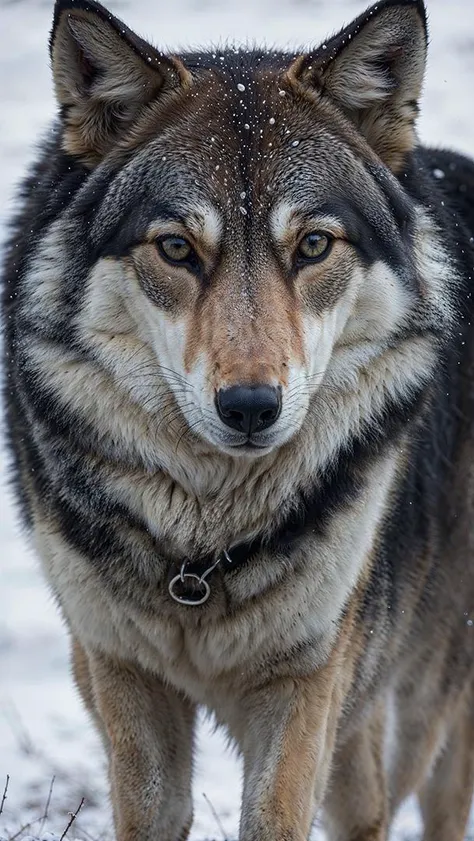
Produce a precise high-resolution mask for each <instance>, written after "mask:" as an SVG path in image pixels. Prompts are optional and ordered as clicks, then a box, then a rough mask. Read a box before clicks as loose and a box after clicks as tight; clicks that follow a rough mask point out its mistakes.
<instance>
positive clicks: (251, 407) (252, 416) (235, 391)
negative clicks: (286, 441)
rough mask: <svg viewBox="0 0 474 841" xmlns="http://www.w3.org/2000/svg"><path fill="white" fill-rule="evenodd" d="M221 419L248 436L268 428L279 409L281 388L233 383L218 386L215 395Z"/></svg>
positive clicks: (274, 419)
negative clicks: (229, 385) (221, 386)
mask: <svg viewBox="0 0 474 841" xmlns="http://www.w3.org/2000/svg"><path fill="white" fill-rule="evenodd" d="M216 408H217V412H218V415H219V417H220V419H221V420H222V421H223V422H224V423H225V424H226V426H230V427H231V429H238V430H239V432H245V433H246V434H247V435H251V434H252V433H253V432H261V431H262V430H263V429H268V427H269V426H272V425H273V424H274V423H275V421H276V420H277V419H278V417H279V415H280V412H281V388H279V387H278V388H275V387H274V386H271V385H249V386H246V385H235V386H231V387H230V388H221V389H219V391H218V392H217V395H216Z"/></svg>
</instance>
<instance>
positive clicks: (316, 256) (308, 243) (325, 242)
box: [297, 231, 332, 262]
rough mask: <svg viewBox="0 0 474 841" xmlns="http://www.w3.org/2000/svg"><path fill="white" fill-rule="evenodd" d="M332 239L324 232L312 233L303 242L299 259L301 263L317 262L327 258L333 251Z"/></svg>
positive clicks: (300, 245)
mask: <svg viewBox="0 0 474 841" xmlns="http://www.w3.org/2000/svg"><path fill="white" fill-rule="evenodd" d="M331 245H332V238H331V237H330V236H329V234H325V233H324V232H323V231H312V232H311V233H310V234H306V236H305V237H303V239H302V240H301V242H300V244H299V246H298V251H297V257H298V259H299V260H300V261H301V262H305V261H306V262H307V261H310V262H315V261H316V260H321V259H323V257H327V255H328V254H329V252H330V250H331Z"/></svg>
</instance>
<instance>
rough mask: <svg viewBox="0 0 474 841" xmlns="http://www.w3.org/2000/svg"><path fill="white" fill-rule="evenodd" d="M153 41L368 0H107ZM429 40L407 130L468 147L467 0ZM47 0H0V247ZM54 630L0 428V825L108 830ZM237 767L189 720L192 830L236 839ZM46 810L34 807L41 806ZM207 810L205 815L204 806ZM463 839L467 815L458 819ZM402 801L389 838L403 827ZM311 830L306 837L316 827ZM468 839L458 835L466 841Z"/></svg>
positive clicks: (440, 8) (279, 39)
mask: <svg viewBox="0 0 474 841" xmlns="http://www.w3.org/2000/svg"><path fill="white" fill-rule="evenodd" d="M106 5H108V7H109V8H110V10H111V11H112V12H114V13H115V14H116V15H118V16H120V17H122V18H124V19H125V20H126V22H127V23H128V25H129V26H131V27H132V28H133V29H135V30H136V31H137V32H139V34H140V35H142V36H144V37H146V38H148V39H149V40H151V41H153V43H154V44H155V45H156V46H158V47H160V48H162V49H165V48H167V47H168V48H170V49H174V50H176V49H179V48H186V47H188V46H203V45H206V44H209V42H214V43H223V42H237V43H239V44H242V43H244V44H252V43H254V42H258V43H262V42H264V43H266V44H267V45H269V46H273V45H278V46H280V47H285V46H286V47H288V48H294V47H295V46H297V45H303V46H311V45H313V46H314V45H316V44H317V43H319V42H321V41H322V40H324V39H325V38H326V37H327V36H328V35H329V34H331V33H332V32H333V31H334V30H336V29H339V28H340V27H341V26H342V24H343V23H348V22H349V21H350V20H351V19H352V18H353V17H355V16H356V15H358V14H359V13H360V12H361V11H362V10H363V9H364V8H365V7H366V5H368V4H367V3H365V2H362V0H238V2H223V0H172V2H170V0H110V2H108V3H106ZM427 6H428V13H429V21H430V34H431V46H430V53H429V63H428V73H427V77H426V86H425V95H424V101H423V105H422V116H421V119H420V123H419V130H420V136H421V139H422V141H423V142H424V143H427V144H430V145H437V146H444V147H453V148H456V149H458V150H460V151H462V152H464V153H466V154H471V155H474V93H473V87H474V0H427ZM52 7H53V3H52V2H50V0H0V254H1V247H2V243H3V241H4V238H5V235H6V226H7V221H8V218H9V217H10V216H11V213H12V210H13V208H14V206H15V201H14V195H15V187H16V185H17V183H18V181H19V179H20V178H21V176H22V174H23V173H24V171H25V167H26V166H27V164H28V162H29V161H31V159H32V157H33V156H34V154H35V144H36V143H37V142H38V140H39V139H40V138H41V136H42V133H43V131H44V130H45V128H46V126H47V124H48V121H49V120H50V118H51V117H52V115H53V114H54V110H55V105H54V101H53V97H52V86H51V79H50V71H49V64H48V46H47V45H48V35H49V28H50V24H51V18H52ZM67 657H68V652H67V637H66V633H65V629H64V628H63V627H62V625H61V622H60V620H59V618H58V615H57V612H56V608H55V606H54V604H53V602H52V599H51V598H50V596H49V595H48V593H47V591H46V588H45V586H44V584H43V582H42V579H41V576H40V573H39V571H38V569H37V567H36V565H35V561H34V558H33V557H32V554H31V553H30V551H29V548H28V545H27V541H26V540H25V538H24V537H23V536H22V534H21V532H20V530H19V528H18V523H17V517H16V513H15V510H14V507H13V505H12V502H11V498H10V493H9V490H8V486H7V470H6V464H5V451H4V448H3V447H2V444H1V430H0V802H1V797H2V792H3V788H4V784H5V780H6V776H7V774H8V775H9V777H10V780H9V788H8V798H7V799H6V801H5V804H4V808H3V812H2V814H0V837H2V836H5V838H9V839H12V838H22V837H23V838H24V837H26V836H27V835H32V834H35V835H39V834H41V833H42V832H43V831H46V830H50V831H55V832H59V834H61V832H62V830H63V829H64V828H65V826H66V824H67V822H68V812H69V811H71V810H75V809H76V808H77V806H78V805H79V803H80V801H81V799H82V797H84V798H85V804H84V806H83V808H82V809H81V813H80V815H79V816H78V818H77V821H76V822H75V824H74V828H72V829H71V831H70V833H69V835H68V837H77V838H81V839H84V841H91V839H93V840H96V841H98V839H101V841H102V839H107V838H110V837H111V834H110V816H109V813H108V805H107V797H106V783H105V775H104V764H103V758H102V755H101V751H100V747H99V745H98V743H97V740H96V738H95V735H94V733H93V732H92V729H91V727H90V726H89V723H88V722H87V720H86V716H85V714H84V713H83V711H82V708H81V706H80V704H79V700H78V698H77V694H76V692H75V690H74V689H73V687H72V681H71V679H70V676H69V672H68V660H67ZM239 797H240V767H239V763H238V761H237V759H236V758H235V757H233V756H232V755H230V754H228V753H225V742H224V739H223V738H222V737H221V736H220V735H219V734H214V733H213V731H212V724H211V723H206V722H205V721H203V722H202V726H201V729H200V738H199V752H198V755H197V760H196V782H195V799H196V818H195V824H194V827H193V830H192V839H193V841H194V840H195V839H203V838H218V839H220V838H223V837H227V838H228V839H231V838H235V837H237V830H238V813H239ZM45 812H47V815H45ZM216 815H217V817H216ZM472 827H473V828H472V829H471V833H472V839H474V820H473V822H472ZM418 830H419V823H418V816H417V812H416V808H415V807H414V805H413V804H412V803H408V804H407V806H406V807H405V808H404V809H403V811H402V813H401V815H400V817H399V820H398V821H397V826H396V828H395V830H394V833H393V841H407V839H410V841H412V839H415V838H417V834H418ZM321 837H322V836H321V835H320V833H319V830H318V829H317V828H316V829H315V833H314V838H315V839H316V838H318V839H319V838H321ZM472 839H471V841H472Z"/></svg>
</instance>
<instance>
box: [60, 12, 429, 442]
mask: <svg viewBox="0 0 474 841" xmlns="http://www.w3.org/2000/svg"><path fill="white" fill-rule="evenodd" d="M60 5H61V4H59V6H60ZM393 5H394V4H392V3H387V4H385V7H384V9H382V12H381V13H380V14H378V15H376V16H375V17H373V16H371V15H368V16H367V17H366V18H364V19H362V18H361V19H359V20H358V21H356V22H355V23H354V24H353V25H352V27H351V28H350V32H349V35H350V38H348V37H347V36H348V31H346V32H345V33H342V34H341V35H339V36H336V37H335V38H334V39H332V41H330V42H328V43H327V44H325V45H323V46H322V47H321V48H320V49H319V50H317V51H316V52H315V53H314V54H312V55H309V56H300V57H294V56H293V57H292V56H288V55H279V54H272V53H266V54H256V53H245V52H242V53H240V52H237V53H236V52H232V51H225V52H222V53H219V52H216V53H215V54H213V55H202V56H193V55H187V56H186V55H185V56H183V57H182V58H180V59H178V58H175V57H164V56H161V55H159V54H158V53H156V51H155V50H153V49H152V48H151V47H149V45H147V44H145V43H144V42H142V41H140V40H139V39H138V38H137V37H136V36H134V35H133V34H132V33H130V32H129V31H128V30H126V29H124V27H123V26H122V25H121V24H119V23H118V22H116V21H115V20H114V19H113V18H110V16H109V15H108V14H107V15H106V14H105V12H103V10H102V9H101V8H100V7H98V6H96V5H92V4H90V3H78V4H75V7H76V6H77V10H76V8H75V9H74V11H71V9H70V8H68V9H67V11H64V12H62V13H61V9H60V8H59V10H58V17H57V21H56V26H55V30H54V32H53V42H52V43H53V69H54V72H55V81H56V88H57V93H58V97H59V100H60V102H61V105H62V106H63V113H64V140H63V145H64V147H65V149H66V150H67V151H68V152H69V153H70V154H72V155H74V156H76V157H79V158H80V159H81V161H82V162H83V163H85V165H86V166H87V167H88V168H90V169H92V170H94V171H93V172H92V173H91V175H90V177H89V180H88V182H87V183H86V185H85V187H84V188H83V191H82V193H81V194H80V196H79V200H78V201H76V202H75V204H74V205H73V207H72V209H71V211H70V212H71V215H74V214H76V215H77V214H79V213H81V214H82V215H84V207H85V206H86V207H87V213H88V214H89V216H90V224H89V229H88V231H89V234H88V235H89V237H90V248H89V252H88V253H89V260H90V261H91V265H90V268H89V271H88V277H87V281H86V284H85V290H84V298H83V300H82V303H81V307H80V311H79V313H78V314H77V317H76V325H75V326H76V329H77V330H78V332H79V335H80V337H81V341H82V342H83V343H86V344H87V345H88V346H89V347H91V348H93V353H94V355H95V356H96V358H98V359H100V361H101V363H102V364H104V365H106V366H107V368H108V369H109V371H110V372H111V373H112V374H113V376H114V377H115V379H116V386H117V388H119V389H123V390H125V391H128V392H129V394H132V395H133V399H134V400H136V401H138V402H139V403H140V405H141V406H142V407H143V408H145V409H146V411H147V412H149V413H150V414H152V415H153V414H154V415H157V416H158V417H159V418H160V417H161V416H162V417H163V422H164V423H166V422H167V417H166V413H168V420H169V423H170V424H171V423H173V422H175V423H177V424H178V428H179V429H181V428H182V429H183V433H182V434H186V433H187V432H190V433H191V432H193V433H195V434H197V435H198V436H199V437H200V438H201V439H204V440H205V441H207V442H208V443H209V444H210V445H211V446H213V447H217V448H219V449H220V450H222V451H225V452H226V453H228V454H232V455H235V456H239V455H246V456H255V455H262V454H265V453H268V452H269V451H270V450H271V449H274V448H276V447H279V446H281V445H282V444H283V443H285V442H286V441H288V440H289V439H290V438H291V437H292V436H294V435H295V433H297V431H298V430H299V429H300V428H301V427H302V425H303V424H305V423H313V422H317V418H318V400H324V399H325V396H326V395H327V394H328V393H329V392H330V390H335V389H337V388H338V387H340V384H341V383H342V382H344V383H345V386H346V387H347V384H348V383H350V382H352V387H353V388H362V389H363V388H364V386H363V384H362V386H361V385H360V377H359V375H360V373H361V371H363V370H364V368H366V369H367V378H368V379H370V364H371V362H372V361H373V360H374V359H376V358H379V357H382V355H383V353H384V352H385V351H386V349H387V347H389V346H390V345H393V344H394V343H396V342H398V341H401V338H400V337H402V336H403V335H404V334H405V333H406V331H407V329H408V328H411V329H413V328H414V327H415V326H416V325H418V329H420V325H421V323H422V312H423V306H424V304H425V303H426V297H427V296H428V295H429V291H427V290H426V289H425V288H423V284H424V281H423V279H422V278H421V269H420V266H419V265H417V262H416V259H417V257H416V255H417V253H418V254H420V253H421V251H422V243H423V240H424V238H425V237H426V231H424V230H423V224H422V220H420V219H417V216H416V213H415V207H414V204H413V203H412V202H411V201H410V200H409V199H408V197H407V196H406V194H405V193H404V191H403V189H402V187H401V186H400V183H399V180H398V179H397V177H396V175H397V174H398V172H399V171H400V170H401V168H402V166H403V162H404V157H405V155H406V153H407V152H408V151H410V149H411V148H412V147H413V145H414V133H413V132H414V130H413V123H414V118H415V113H416V100H417V97H418V95H419V91H420V86H421V82H422V73H423V67H424V55H425V41H426V37H425V28H424V20H423V16H422V14H421V7H419V6H418V4H417V3H406V4H401V5H400V4H398V5H397V6H396V7H393V8H392V6H393ZM346 43H348V44H349V46H345V45H346ZM417 249H418V252H417ZM91 254H92V255H93V256H92V258H91V257H90V255H91ZM420 259H421V258H420ZM170 396H172V397H170ZM362 399H363V395H362Z"/></svg>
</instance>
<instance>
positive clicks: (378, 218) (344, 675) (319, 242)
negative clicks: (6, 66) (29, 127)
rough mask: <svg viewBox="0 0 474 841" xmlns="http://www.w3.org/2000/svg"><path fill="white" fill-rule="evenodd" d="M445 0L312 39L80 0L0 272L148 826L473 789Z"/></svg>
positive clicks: (10, 353) (472, 630)
mask: <svg viewBox="0 0 474 841" xmlns="http://www.w3.org/2000/svg"><path fill="white" fill-rule="evenodd" d="M427 39H428V36H427V20H426V11H425V8H424V5H423V2H422V0H383V1H382V2H379V3H377V5H375V6H373V7H372V8H370V9H369V10H368V11H367V12H365V13H364V14H362V15H361V16H360V17H358V18H357V19H356V20H355V21H354V22H352V23H351V24H350V25H349V26H348V27H346V28H345V29H343V30H342V31H341V32H339V33H338V34H336V35H334V36H333V37H331V38H329V39H328V40H327V41H325V42H324V43H322V44H321V45H320V46H319V47H317V48H315V49H313V50H311V51H310V52H304V51H297V52H294V53H291V54H290V53H283V52H277V51H273V50H266V49H262V50H256V49H255V50H254V49H252V50H246V49H237V48H235V49H232V48H226V49H223V48H219V47H215V48H211V50H210V51H209V52H201V53H193V52H189V53H185V54H182V55H174V54H173V55H172V54H164V53H162V52H160V51H159V50H157V49H156V48H155V47H154V46H152V45H150V44H149V43H147V42H145V41H144V40H142V39H141V38H140V37H138V36H137V35H136V34H134V33H133V32H131V31H130V30H129V29H128V28H127V26H125V24H123V23H122V22H121V21H119V20H118V19H117V18H115V17H114V16H113V15H112V14H111V13H109V12H108V11H107V10H106V9H105V8H103V7H102V6H101V5H99V4H98V3H95V2H92V0H58V2H57V3H56V6H55V12H54V23H53V29H52V35H51V43H50V48H51V62H52V73H53V79H54V87H55V92H56V97H57V102H58V114H57V118H56V120H55V122H54V124H53V126H52V127H51V129H50V132H49V134H48V136H47V137H46V139H45V140H44V141H43V142H42V146H41V152H40V154H39V157H38V161H37V163H36V164H35V165H34V166H33V168H32V170H31V172H30V174H29V176H28V177H27V179H26V181H25V183H24V185H23V188H22V193H21V208H20V211H19V213H18V216H17V218H16V219H15V220H14V223H13V229H12V233H11V240H10V245H9V250H8V254H7V259H6V265H5V272H4V285H3V303H4V328H5V359H4V372H5V373H4V392H5V402H6V423H7V427H8V431H9V445H10V453H11V470H12V480H13V482H14V486H15V489H16V493H17V497H18V500H19V504H20V506H21V510H22V513H23V518H24V522H25V526H26V528H27V530H28V533H29V535H30V536H31V540H32V543H33V545H34V547H35V549H36V552H37V554H38V557H39V558H40V561H41V565H42V568H43V570H44V573H45V576H46V579H47V581H48V583H49V586H50V588H51V591H52V593H53V594H54V596H55V598H56V600H57V603H58V605H59V608H60V610H61V613H62V615H63V617H64V619H65V622H66V624H67V628H68V630H69V634H70V639H71V659H72V669H73V674H74V678H75V681H76V683H77V686H78V687H79V690H80V693H81V696H82V698H83V701H84V704H85V707H86V708H87V710H88V711H89V713H90V715H91V717H92V719H93V721H94V723H95V725H96V726H97V729H98V731H99V733H100V734H101V737H102V739H103V743H104V747H105V751H106V753H107V757H108V764H109V773H110V788H111V798H112V804H113V813H114V822H115V831H116V837H117V839H118V841H158V839H159V840H160V841H185V839H186V837H187V835H188V833H189V830H190V827H191V823H192V816H193V805H192V796H191V785H192V767H193V754H194V732H195V723H196V713H197V710H199V708H205V709H206V710H208V711H209V712H210V713H211V714H213V716H214V717H215V720H216V722H217V724H218V725H220V726H222V727H223V728H225V729H226V731H227V733H228V734H229V738H230V739H231V740H232V741H233V742H234V743H235V744H236V746H237V747H238V750H239V751H240V753H241V755H242V758H243V794H242V807H241V820H240V839H241V841H304V839H307V838H308V835H309V833H310V830H311V827H312V823H313V821H314V819H315V816H316V814H321V815H322V820H323V824H324V827H325V831H326V832H327V837H328V838H330V839H331V841H386V839H387V837H388V832H389V828H390V824H391V821H392V818H393V816H394V815H395V813H396V811H397V808H398V806H399V804H400V803H401V802H402V801H403V800H404V799H405V798H406V797H407V795H409V794H412V793H414V794H416V795H417V796H418V798H419V803H420V807H421V814H422V818H423V823H424V836H423V838H424V839H425V841H461V839H463V837H464V833H465V831H466V825H467V821H468V816H469V810H470V804H471V798H472V792H473V787H474V696H473V691H474V658H473V652H474V627H473V619H474V559H473V551H474V329H473V326H472V319H473V310H474V304H473V295H472V293H473V290H474V280H473V265H474V241H473V233H474V165H473V163H472V162H471V161H469V160H468V159H466V158H464V157H462V156H460V155H458V154H456V153H454V152H449V151H440V150H435V149H429V148H424V147H422V146H421V145H420V143H419V141H418V138H417V133H416V118H417V114H418V110H419V101H420V96H421V90H422V85H423V75H424V68H425V60H426V51H427Z"/></svg>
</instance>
